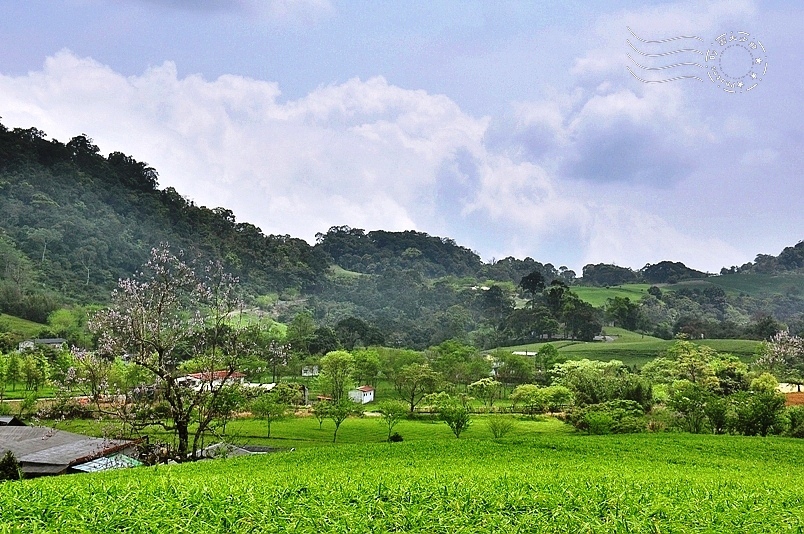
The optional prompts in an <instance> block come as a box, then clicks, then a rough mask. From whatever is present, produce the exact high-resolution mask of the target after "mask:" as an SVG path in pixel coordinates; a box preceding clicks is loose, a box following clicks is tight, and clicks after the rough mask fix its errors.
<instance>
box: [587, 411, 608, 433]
mask: <svg viewBox="0 0 804 534" xmlns="http://www.w3.org/2000/svg"><path fill="white" fill-rule="evenodd" d="M582 421H583V425H584V427H585V429H586V431H587V432H589V433H590V434H611V432H612V430H613V428H614V418H613V417H612V416H611V415H609V414H607V413H606V412H587V413H586V414H585V415H584V416H583V419H582Z"/></svg>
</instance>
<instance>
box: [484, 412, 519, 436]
mask: <svg viewBox="0 0 804 534" xmlns="http://www.w3.org/2000/svg"><path fill="white" fill-rule="evenodd" d="M486 424H487V425H488V427H489V430H490V431H491V435H492V436H494V438H495V439H497V438H502V437H505V435H506V434H508V433H509V432H511V430H513V429H514V426H515V422H514V420H513V419H511V418H510V417H499V416H497V417H495V416H492V417H489V418H488V419H486Z"/></svg>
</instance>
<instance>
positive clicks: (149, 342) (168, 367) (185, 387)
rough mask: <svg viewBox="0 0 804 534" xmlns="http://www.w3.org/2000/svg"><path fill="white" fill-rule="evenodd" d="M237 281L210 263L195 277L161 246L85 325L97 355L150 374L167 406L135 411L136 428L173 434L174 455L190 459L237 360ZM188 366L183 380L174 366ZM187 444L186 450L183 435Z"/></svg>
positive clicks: (229, 382)
mask: <svg viewBox="0 0 804 534" xmlns="http://www.w3.org/2000/svg"><path fill="white" fill-rule="evenodd" d="M237 282H238V281H237V279H235V278H233V277H232V276H231V275H229V274H227V273H225V272H223V270H222V269H221V266H220V265H219V264H215V263H210V264H207V265H206V266H204V267H203V269H201V272H198V271H196V270H195V269H194V268H193V267H192V266H191V265H189V264H188V263H186V262H185V261H184V260H183V258H182V254H179V255H174V254H173V253H172V252H171V251H170V249H169V248H168V247H167V245H162V246H161V247H159V248H155V249H153V250H152V251H151V256H150V259H149V260H148V262H147V263H146V264H145V265H144V266H143V268H142V270H141V271H139V272H137V273H136V274H135V275H134V276H133V277H132V278H127V279H123V280H120V282H119V284H118V287H117V289H116V290H115V291H114V292H113V293H112V303H111V305H110V306H109V307H108V308H107V309H105V310H102V311H100V312H99V313H97V314H96V315H95V316H94V317H93V318H92V320H91V321H90V323H89V327H90V330H91V331H92V332H93V333H95V334H97V335H98V336H99V340H98V349H99V352H100V353H101V354H102V355H104V356H107V357H111V356H122V357H124V358H127V359H128V360H129V361H130V362H131V363H133V364H134V365H137V366H139V367H142V368H144V369H146V370H147V371H150V372H151V373H153V375H154V376H155V377H156V379H157V384H156V386H157V390H158V392H159V394H160V395H162V396H163V398H164V400H165V401H166V403H167V406H168V407H169V409H168V410H166V411H165V412H166V413H164V412H162V411H159V410H145V411H142V412H141V413H142V415H141V417H140V421H139V424H140V426H147V425H158V426H161V427H162V428H164V429H166V430H170V431H173V432H175V433H176V436H177V440H178V443H177V451H176V452H177V454H178V456H179V457H180V458H182V459H184V458H186V457H188V456H192V457H195V453H196V447H197V445H198V443H199V440H200V438H201V437H202V436H203V434H204V432H205V431H207V430H209V428H210V425H211V423H212V421H213V419H214V416H215V413H216V411H215V410H208V409H204V407H205V406H209V405H212V404H215V402H216V399H217V397H218V396H221V395H222V394H223V393H225V390H226V388H231V387H233V382H234V381H233V380H232V375H233V374H234V373H235V371H237V369H238V364H239V362H240V358H241V357H242V356H243V355H245V353H246V349H247V347H245V346H244V343H243V341H242V339H243V338H242V336H241V335H240V334H241V332H242V329H241V328H240V327H239V325H237V324H235V325H233V322H235V321H236V318H237V317H238V314H237V311H238V309H239V300H238V298H237V295H236V289H237ZM190 359H192V360H194V362H195V365H196V367H200V368H201V369H203V371H202V372H201V373H197V374H196V375H195V377H196V379H195V380H193V381H190V380H189V379H188V377H187V376H184V374H183V373H182V372H181V371H180V369H179V365H180V364H181V363H182V362H183V361H186V360H190ZM191 427H192V428H193V436H192V437H193V443H192V448H191V447H190V437H191V436H190V429H191Z"/></svg>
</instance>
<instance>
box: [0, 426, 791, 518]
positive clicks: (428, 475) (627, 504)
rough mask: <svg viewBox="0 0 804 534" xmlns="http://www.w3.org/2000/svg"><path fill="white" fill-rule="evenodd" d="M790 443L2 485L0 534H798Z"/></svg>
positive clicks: (659, 443) (448, 457)
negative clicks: (253, 533) (519, 533)
mask: <svg viewBox="0 0 804 534" xmlns="http://www.w3.org/2000/svg"><path fill="white" fill-rule="evenodd" d="M802 461H804V447H802V444H801V442H798V441H793V440H790V439H782V438H765V439H763V438H743V437H735V436H695V435H681V434H639V435H629V436H584V435H579V434H571V435H565V434H544V435H533V436H529V437H525V438H523V437H518V438H511V439H503V440H497V441H494V440H477V439H461V440H455V439H453V440H443V441H442V440H436V441H418V442H403V443H395V444H387V443H377V444H365V445H343V446H337V447H326V448H309V449H297V450H296V451H294V452H282V453H273V454H267V455H261V456H251V457H241V458H231V459H227V460H216V461H209V462H200V463H195V464H189V465H176V466H159V467H153V468H137V469H133V470H126V471H117V472H109V473H100V474H92V475H71V476H63V477H58V478H49V479H39V480H30V481H22V482H13V483H4V484H0V532H4V533H5V532H8V533H10V532H160V533H161V532H176V533H186V532H203V533H213V532H222V533H223V532H225V533H238V532H303V533H306V532H310V533H313V532H315V533H318V532H343V533H346V532H355V533H367V532H378V533H379V532H427V533H442V532H443V533H464V532H465V533H470V532H471V533H474V532H561V533H565V532H588V533H601V532H712V533H714V532H718V533H720V532H724V533H725V532H728V533H738V532H745V533H748V532H750V533H762V532H773V533H778V532H801V530H802V528H804V490H803V489H802V488H801V484H800V483H799V481H798V480H797V477H795V476H794V474H795V473H796V472H797V471H798V467H799V466H800V465H801V463H802Z"/></svg>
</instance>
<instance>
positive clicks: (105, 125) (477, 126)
mask: <svg viewBox="0 0 804 534" xmlns="http://www.w3.org/2000/svg"><path fill="white" fill-rule="evenodd" d="M0 95H2V96H1V97H0V98H2V101H3V102H4V110H3V116H4V120H5V121H6V122H7V123H9V124H12V125H36V126H37V127H39V128H41V129H43V130H45V131H46V132H48V133H49V134H50V135H52V136H53V137H57V138H60V139H62V140H66V139H68V138H69V137H71V136H73V135H76V134H77V133H80V132H87V133H88V134H89V135H90V136H92V137H93V138H94V139H95V141H96V143H97V144H98V145H99V146H100V147H101V148H102V149H103V150H106V151H111V150H123V151H125V152H127V153H131V154H133V155H134V156H135V157H138V158H140V159H145V160H147V161H148V163H149V164H151V165H153V166H155V167H156V168H157V169H158V170H159V172H160V174H161V181H162V185H163V186H174V187H176V188H177V189H178V190H179V191H180V192H183V193H184V192H192V193H190V196H191V197H192V198H193V199H194V200H195V201H197V202H198V203H199V204H204V205H209V206H217V205H222V206H225V207H229V208H231V209H234V211H235V212H236V213H237V215H238V217H239V218H240V219H241V220H248V221H252V222H254V223H255V224H259V225H260V226H262V227H263V229H264V230H265V231H267V232H276V233H291V234H294V235H300V236H301V237H305V238H307V239H310V238H311V237H312V236H313V235H314V234H315V233H316V232H318V231H322V230H326V228H328V227H329V226H330V225H333V224H351V225H353V226H361V227H368V228H385V229H390V230H401V229H408V228H418V227H421V226H422V225H425V226H428V223H429V222H430V221H434V220H438V219H439V217H438V213H437V211H438V208H439V206H438V205H437V195H436V194H435V192H436V190H437V189H438V184H437V180H438V177H439V176H440V175H441V171H442V169H443V168H444V167H445V166H447V167H448V166H449V165H451V164H452V163H453V162H455V161H457V159H456V158H458V154H459V153H464V154H469V155H470V156H471V157H470V161H471V162H472V163H471V167H472V168H474V167H475V166H476V165H480V164H481V163H480V162H483V161H485V160H486V159H487V158H488V157H489V156H488V154H487V153H486V151H485V149H484V147H483V143H482V139H483V135H484V132H485V130H486V127H487V122H488V121H487V119H485V118H474V117H471V116H469V115H467V114H465V113H463V112H462V111H461V110H460V108H459V107H458V106H457V105H456V104H455V103H454V102H452V101H451V100H450V99H448V98H446V97H444V96H440V95H430V94H427V93H426V92H424V91H412V90H406V89H402V88H399V87H395V86H393V85H390V84H389V83H388V82H387V81H386V80H384V79H383V78H381V77H376V78H371V79H369V80H365V81H363V80H359V79H352V80H349V81H347V82H345V83H343V84H339V85H332V86H325V87H320V88H318V89H316V90H314V91H312V92H310V93H309V94H308V95H306V96H305V97H303V98H301V99H298V100H293V101H288V102H280V100H279V99H280V96H281V93H280V90H279V87H278V86H277V84H275V83H270V82H263V81H258V80H252V79H248V78H244V77H240V76H231V75H227V76H221V77H219V78H218V79H216V80H205V79H204V78H202V77H201V76H197V75H193V76H187V77H184V78H180V77H179V76H178V75H177V70H176V67H175V65H173V64H172V63H170V62H167V63H165V64H163V65H161V66H158V67H154V68H151V69H149V70H147V71H146V72H145V73H143V74H142V75H141V76H132V77H124V76H122V75H120V74H118V73H116V72H114V71H113V70H111V69H110V68H108V67H106V66H104V65H101V64H99V63H97V62H96V61H94V60H92V59H87V58H79V57H77V56H75V55H74V54H72V53H71V52H68V51H63V52H60V53H59V54H57V55H55V56H54V57H51V58H49V59H48V60H47V61H46V63H45V66H44V68H43V70H42V71H39V72H34V73H30V74H29V75H27V76H22V77H16V78H13V77H0Z"/></svg>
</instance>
